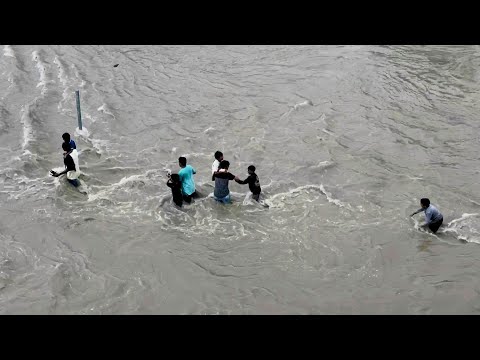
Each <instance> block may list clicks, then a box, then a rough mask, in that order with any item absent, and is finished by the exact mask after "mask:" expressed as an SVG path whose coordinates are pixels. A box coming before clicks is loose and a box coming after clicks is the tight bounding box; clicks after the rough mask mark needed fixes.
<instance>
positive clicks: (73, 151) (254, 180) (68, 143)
mask: <svg viewBox="0 0 480 360" xmlns="http://www.w3.org/2000/svg"><path fill="white" fill-rule="evenodd" d="M62 138H63V143H62V149H63V151H64V153H63V163H64V165H65V170H64V171H62V172H60V173H57V172H56V171H54V170H51V171H50V174H51V175H52V176H54V177H58V176H61V175H64V174H66V175H67V181H68V182H69V183H70V184H72V185H73V186H75V187H78V186H79V185H80V182H79V180H78V176H79V175H80V166H79V163H78V152H77V146H76V144H75V141H73V140H72V139H71V137H70V134H69V133H64V134H63V135H62ZM214 157H215V160H214V162H213V164H212V181H215V190H214V192H213V197H214V199H215V200H216V201H218V202H219V203H223V204H228V203H230V202H231V198H230V190H229V188H228V184H229V181H232V180H235V182H237V183H238V184H242V185H244V184H248V186H249V189H250V191H251V193H252V198H253V199H254V200H256V201H259V199H260V193H261V191H262V189H261V187H260V180H259V178H258V175H257V174H256V173H255V170H256V169H255V166H253V165H250V166H249V167H248V169H247V171H248V177H247V178H246V179H245V180H240V178H238V177H237V176H235V175H233V174H232V173H230V172H229V171H228V168H229V166H230V162H228V161H227V160H225V159H224V158H223V153H222V152H221V151H216V152H215V154H214ZM178 165H179V166H180V171H179V172H178V174H170V173H168V174H167V177H168V181H167V186H168V187H169V188H170V189H171V190H172V198H173V202H174V204H175V205H177V206H180V207H181V206H182V205H183V203H184V202H185V203H187V204H190V203H191V202H192V199H193V198H196V197H198V196H199V195H198V193H197V191H196V190H195V181H194V177H193V176H194V175H195V174H196V173H197V171H196V170H195V168H193V167H192V166H191V165H187V159H186V158H185V157H183V156H181V157H179V158H178ZM420 206H421V208H420V209H418V210H417V211H415V212H414V213H412V214H411V215H410V216H414V215H416V214H418V213H420V212H424V213H425V223H424V224H423V225H421V226H422V227H428V228H429V229H430V230H431V231H432V232H433V233H436V232H437V231H438V229H439V227H440V226H441V225H442V223H443V215H442V214H441V213H440V211H439V210H438V209H437V208H436V207H435V206H433V205H432V204H430V200H429V199H427V198H422V199H421V200H420Z"/></svg>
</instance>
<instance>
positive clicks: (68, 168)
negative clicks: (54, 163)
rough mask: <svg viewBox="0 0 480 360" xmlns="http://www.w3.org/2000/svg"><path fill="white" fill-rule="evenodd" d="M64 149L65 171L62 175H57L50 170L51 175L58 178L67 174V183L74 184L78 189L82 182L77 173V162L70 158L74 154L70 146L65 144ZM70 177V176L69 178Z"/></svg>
mask: <svg viewBox="0 0 480 360" xmlns="http://www.w3.org/2000/svg"><path fill="white" fill-rule="evenodd" d="M62 149H63V151H65V152H64V154H63V163H64V164H65V170H63V171H62V172H61V173H57V172H55V171H53V170H50V174H52V176H54V177H58V176H60V175H63V174H67V181H68V182H69V183H70V184H72V185H73V186H75V187H77V186H79V185H80V182H79V181H78V179H77V177H78V174H77V171H76V168H75V162H74V161H73V159H72V157H71V156H70V153H71V152H72V149H71V148H70V144H69V143H66V142H64V143H63V144H62ZM69 175H70V176H69Z"/></svg>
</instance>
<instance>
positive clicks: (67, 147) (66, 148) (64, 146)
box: [62, 142, 72, 152]
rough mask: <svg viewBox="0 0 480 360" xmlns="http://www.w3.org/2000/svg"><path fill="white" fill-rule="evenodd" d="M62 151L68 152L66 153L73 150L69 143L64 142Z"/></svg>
mask: <svg viewBox="0 0 480 360" xmlns="http://www.w3.org/2000/svg"><path fill="white" fill-rule="evenodd" d="M62 149H63V151H66V152H69V151H70V150H72V148H71V147H70V143H68V142H64V143H63V144H62Z"/></svg>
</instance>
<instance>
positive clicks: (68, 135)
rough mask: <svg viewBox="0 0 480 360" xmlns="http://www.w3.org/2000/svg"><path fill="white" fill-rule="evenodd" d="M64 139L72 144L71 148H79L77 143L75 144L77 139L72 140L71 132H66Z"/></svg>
mask: <svg viewBox="0 0 480 360" xmlns="http://www.w3.org/2000/svg"><path fill="white" fill-rule="evenodd" d="M62 139H63V141H64V142H66V143H67V144H70V148H71V149H76V148H77V144H75V141H73V140H71V139H70V134H69V133H64V134H63V135H62Z"/></svg>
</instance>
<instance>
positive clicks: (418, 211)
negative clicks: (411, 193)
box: [410, 208, 423, 216]
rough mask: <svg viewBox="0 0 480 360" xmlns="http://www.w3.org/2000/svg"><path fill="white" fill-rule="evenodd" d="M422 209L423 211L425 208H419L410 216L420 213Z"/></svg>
mask: <svg viewBox="0 0 480 360" xmlns="http://www.w3.org/2000/svg"><path fill="white" fill-rule="evenodd" d="M422 211H423V208H422V209H418V210H417V211H415V212H414V213H412V214H411V215H410V216H413V215H417V214H418V213H421V212H422Z"/></svg>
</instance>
